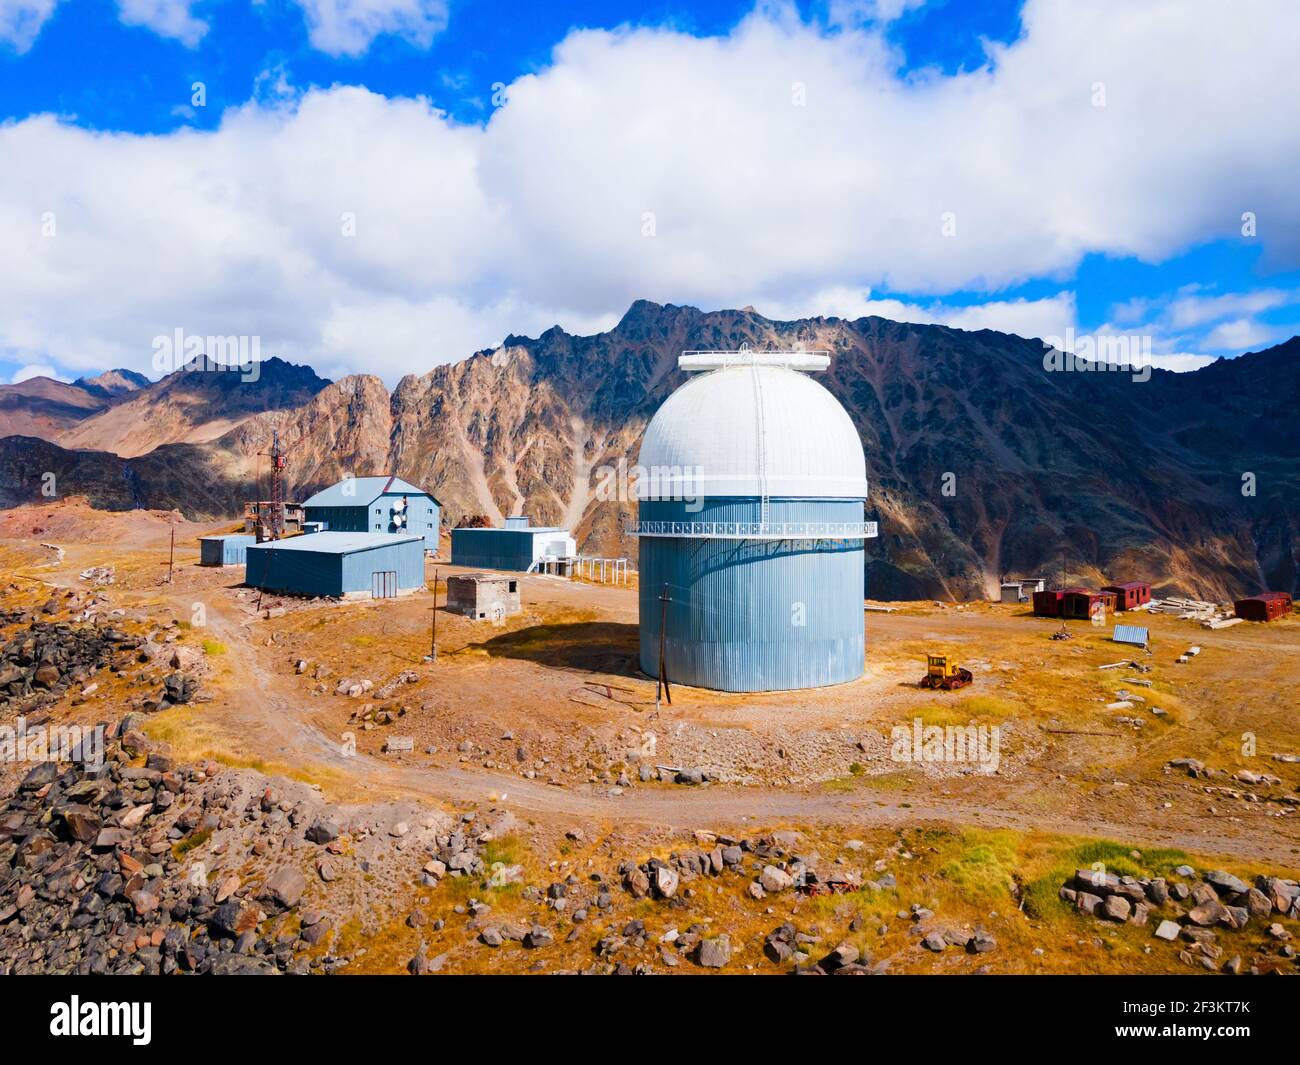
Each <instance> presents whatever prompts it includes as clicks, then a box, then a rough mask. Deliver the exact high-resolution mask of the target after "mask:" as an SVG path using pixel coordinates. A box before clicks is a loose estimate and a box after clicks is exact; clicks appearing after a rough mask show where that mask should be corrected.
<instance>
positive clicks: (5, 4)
mask: <svg viewBox="0 0 1300 1065" xmlns="http://www.w3.org/2000/svg"><path fill="white" fill-rule="evenodd" d="M58 2H59V0H0V44H7V45H9V46H10V47H11V48H12V49H13V50H14V51H15V52H17V53H19V54H20V55H21V54H22V53H23V52H25V51H27V49H29V48H30V47H31V46H32V44H33V43H35V41H36V38H37V36H38V35H39V34H40V32H41V27H42V26H44V25H45V23H46V21H47V20H48V19H49V17H50V16H51V15H53V14H54V8H55V6H56V5H57V4H58Z"/></svg>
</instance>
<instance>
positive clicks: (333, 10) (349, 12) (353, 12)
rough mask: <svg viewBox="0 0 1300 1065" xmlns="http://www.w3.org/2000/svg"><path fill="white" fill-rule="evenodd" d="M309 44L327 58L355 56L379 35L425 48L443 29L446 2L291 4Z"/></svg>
mask: <svg viewBox="0 0 1300 1065" xmlns="http://www.w3.org/2000/svg"><path fill="white" fill-rule="evenodd" d="M295 2H296V3H297V4H298V5H299V6H300V7H301V8H302V10H303V14H304V16H305V17H306V19H307V31H308V36H309V37H310V39H311V43H312V44H313V45H315V46H316V47H317V48H319V49H320V50H321V51H322V52H328V53H329V54H330V55H347V56H357V55H361V54H363V53H364V52H365V51H366V50H367V49H369V47H370V45H371V42H373V41H374V39H375V38H376V37H378V36H380V35H381V34H386V33H391V34H395V35H396V36H398V37H402V38H404V39H405V40H407V41H409V42H410V43H411V44H413V45H415V46H416V47H417V48H428V47H429V45H430V44H432V43H433V39H434V37H435V36H437V35H438V34H439V33H441V32H442V31H443V30H444V29H446V27H447V3H446V0H295Z"/></svg>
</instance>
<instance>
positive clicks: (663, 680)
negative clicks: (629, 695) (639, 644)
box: [655, 584, 673, 712]
mask: <svg viewBox="0 0 1300 1065" xmlns="http://www.w3.org/2000/svg"><path fill="white" fill-rule="evenodd" d="M670 602H672V599H671V598H669V595H668V585H666V584H665V585H664V588H663V591H662V592H660V593H659V676H658V678H657V679H656V680H655V711H656V712H658V710H659V695H660V689H662V691H663V694H664V695H666V696H667V697H668V705H669V706H672V705H673V692H672V689H671V688H669V687H668V659H667V656H666V655H665V654H664V640H665V638H666V635H667V628H666V626H667V624H668V604H669V603H670Z"/></svg>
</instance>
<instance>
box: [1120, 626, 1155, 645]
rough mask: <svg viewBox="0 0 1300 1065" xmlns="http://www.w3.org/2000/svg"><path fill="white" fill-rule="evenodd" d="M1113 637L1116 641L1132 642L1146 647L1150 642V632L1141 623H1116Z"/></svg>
mask: <svg viewBox="0 0 1300 1065" xmlns="http://www.w3.org/2000/svg"><path fill="white" fill-rule="evenodd" d="M1111 639H1112V640H1114V641H1115V643H1131V644H1134V645H1135V646H1137V647H1145V646H1146V645H1147V644H1148V643H1149V642H1150V633H1149V632H1148V631H1147V629H1146V628H1145V627H1143V626H1141V625H1116V626H1115V632H1114V634H1113V635H1112V636H1111Z"/></svg>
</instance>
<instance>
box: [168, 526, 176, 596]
mask: <svg viewBox="0 0 1300 1065" xmlns="http://www.w3.org/2000/svg"><path fill="white" fill-rule="evenodd" d="M171 529H172V541H171V550H170V553H169V554H168V556H167V583H168V584H174V583H175V582H176V525H175V524H174V523H173V525H172V527H171Z"/></svg>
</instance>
